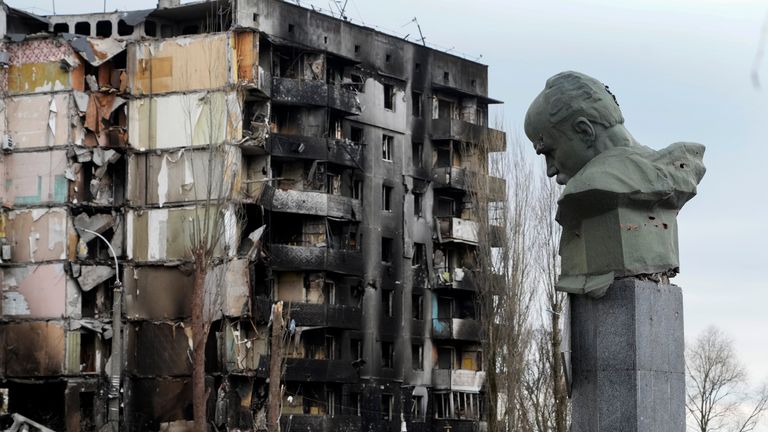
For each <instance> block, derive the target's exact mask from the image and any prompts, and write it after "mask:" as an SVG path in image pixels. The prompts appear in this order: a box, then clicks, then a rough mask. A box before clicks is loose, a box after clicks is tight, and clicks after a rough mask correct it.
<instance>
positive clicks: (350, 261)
mask: <svg viewBox="0 0 768 432" xmlns="http://www.w3.org/2000/svg"><path fill="white" fill-rule="evenodd" d="M269 252H270V254H271V257H272V268H273V269H275V270H322V271H332V272H336V273H344V274H352V275H362V274H363V254H362V252H360V251H359V250H343V249H330V248H327V247H313V246H291V245H285V244H272V245H270V247H269Z"/></svg>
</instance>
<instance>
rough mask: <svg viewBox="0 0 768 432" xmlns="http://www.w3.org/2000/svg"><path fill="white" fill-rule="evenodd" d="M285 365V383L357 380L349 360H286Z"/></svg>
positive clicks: (352, 381) (349, 381)
mask: <svg viewBox="0 0 768 432" xmlns="http://www.w3.org/2000/svg"><path fill="white" fill-rule="evenodd" d="M285 363H286V368H285V380H286V381H308V382H324V383H356V382H357V381H358V380H359V377H358V374H357V370H356V369H355V368H354V367H353V366H352V361H351V360H333V359H309V358H288V359H286V360H285ZM312 430H314V429H312Z"/></svg>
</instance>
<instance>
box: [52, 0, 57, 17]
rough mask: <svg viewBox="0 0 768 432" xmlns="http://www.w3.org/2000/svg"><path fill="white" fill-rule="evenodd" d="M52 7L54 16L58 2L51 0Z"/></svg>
mask: <svg viewBox="0 0 768 432" xmlns="http://www.w3.org/2000/svg"><path fill="white" fill-rule="evenodd" d="M51 7H52V8H53V14H54V15H56V0H51Z"/></svg>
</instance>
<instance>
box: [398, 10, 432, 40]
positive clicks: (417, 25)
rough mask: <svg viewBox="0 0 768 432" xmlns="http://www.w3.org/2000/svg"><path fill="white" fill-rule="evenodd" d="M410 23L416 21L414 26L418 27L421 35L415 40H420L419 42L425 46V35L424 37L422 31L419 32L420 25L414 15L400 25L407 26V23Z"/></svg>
mask: <svg viewBox="0 0 768 432" xmlns="http://www.w3.org/2000/svg"><path fill="white" fill-rule="evenodd" d="M410 23H416V28H418V29H419V36H420V37H421V38H420V39H417V40H418V41H419V42H421V44H422V45H424V46H427V42H426V40H427V38H425V37H424V33H422V32H421V25H419V20H418V19H416V17H413V19H412V20H410V21H408V22H407V23H405V24H403V25H402V26H401V27H405V26H407V25H408V24H410ZM408 36H410V34H409V35H408ZM408 36H406V38H407V37H408Z"/></svg>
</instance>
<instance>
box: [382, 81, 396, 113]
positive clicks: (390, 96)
mask: <svg viewBox="0 0 768 432" xmlns="http://www.w3.org/2000/svg"><path fill="white" fill-rule="evenodd" d="M384 109H388V110H390V111H394V110H395V86H393V85H392V84H384Z"/></svg>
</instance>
